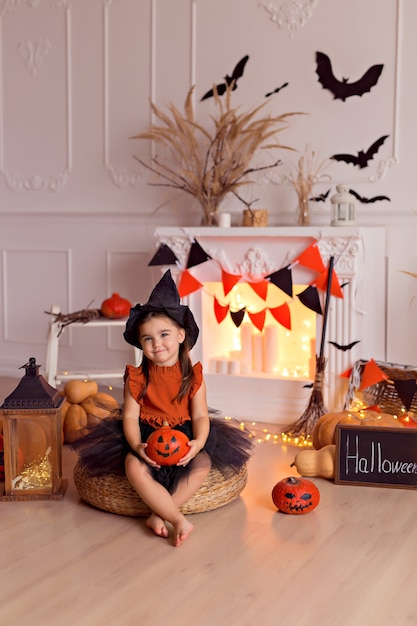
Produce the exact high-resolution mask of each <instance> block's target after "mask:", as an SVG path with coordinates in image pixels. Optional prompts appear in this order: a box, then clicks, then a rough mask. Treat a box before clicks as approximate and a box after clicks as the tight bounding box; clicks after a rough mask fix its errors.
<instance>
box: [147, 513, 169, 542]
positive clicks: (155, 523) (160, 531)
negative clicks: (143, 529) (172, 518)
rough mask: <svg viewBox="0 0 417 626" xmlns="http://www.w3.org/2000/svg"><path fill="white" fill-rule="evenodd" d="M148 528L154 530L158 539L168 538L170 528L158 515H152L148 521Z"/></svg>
mask: <svg viewBox="0 0 417 626" xmlns="http://www.w3.org/2000/svg"><path fill="white" fill-rule="evenodd" d="M146 526H147V527H148V528H150V529H151V530H153V532H154V533H155V535H158V537H168V528H167V527H166V525H165V522H164V520H163V519H162V518H161V517H159V515H156V513H152V514H151V515H150V516H149V517H148V519H147V520H146Z"/></svg>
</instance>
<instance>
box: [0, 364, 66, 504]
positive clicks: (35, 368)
mask: <svg viewBox="0 0 417 626" xmlns="http://www.w3.org/2000/svg"><path fill="white" fill-rule="evenodd" d="M22 368H24V369H25V371H26V374H25V376H23V378H22V380H21V381H20V383H19V384H18V386H17V387H16V389H15V390H14V391H13V392H12V393H11V394H10V395H9V396H8V397H7V398H6V399H5V400H4V402H3V405H2V407H1V411H2V415H1V417H2V420H3V440H4V493H3V494H2V495H1V496H0V500H6V501H7V500H61V499H62V498H63V496H64V493H65V490H66V486H67V481H66V480H63V479H62V443H61V408H60V407H61V404H62V403H63V401H64V398H63V396H61V395H60V394H59V392H58V391H57V390H56V389H55V388H54V387H51V385H49V384H48V383H47V382H46V380H45V379H44V378H43V376H41V375H40V374H39V368H40V366H39V365H37V364H36V359H35V358H34V357H31V358H30V359H29V362H28V363H27V364H26V365H23V366H22Z"/></svg>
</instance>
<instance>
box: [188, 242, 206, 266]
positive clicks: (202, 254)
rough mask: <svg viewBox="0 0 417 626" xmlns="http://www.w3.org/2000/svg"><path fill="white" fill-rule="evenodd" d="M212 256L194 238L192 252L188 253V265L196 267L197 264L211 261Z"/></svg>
mask: <svg viewBox="0 0 417 626" xmlns="http://www.w3.org/2000/svg"><path fill="white" fill-rule="evenodd" d="M210 259H211V256H210V255H209V254H207V252H206V251H205V250H203V248H202V247H201V246H200V244H199V243H198V241H196V240H195V239H194V241H193V243H192V244H191V248H190V252H189V253H188V260H187V267H188V268H189V267H194V266H195V265H201V263H204V262H205V261H210Z"/></svg>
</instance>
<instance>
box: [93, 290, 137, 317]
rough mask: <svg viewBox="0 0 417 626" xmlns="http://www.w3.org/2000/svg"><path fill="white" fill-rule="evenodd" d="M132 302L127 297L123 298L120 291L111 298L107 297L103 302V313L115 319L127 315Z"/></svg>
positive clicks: (101, 308)
mask: <svg viewBox="0 0 417 626" xmlns="http://www.w3.org/2000/svg"><path fill="white" fill-rule="evenodd" d="M131 308H132V304H131V303H130V302H129V300H126V298H122V297H121V296H120V295H119V294H118V293H113V294H112V296H111V297H110V298H106V300H103V302H102V303H101V307H100V310H101V313H102V315H104V317H109V318H113V319H117V318H121V317H127V316H128V315H129V313H130V309H131Z"/></svg>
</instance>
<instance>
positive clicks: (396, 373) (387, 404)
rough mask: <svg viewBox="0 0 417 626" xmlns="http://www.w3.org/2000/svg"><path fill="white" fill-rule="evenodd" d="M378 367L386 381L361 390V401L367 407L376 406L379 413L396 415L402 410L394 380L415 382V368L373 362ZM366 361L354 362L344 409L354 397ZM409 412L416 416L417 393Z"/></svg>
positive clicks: (416, 371) (416, 370) (416, 368)
mask: <svg viewBox="0 0 417 626" xmlns="http://www.w3.org/2000/svg"><path fill="white" fill-rule="evenodd" d="M375 362H376V364H377V365H378V367H379V368H380V369H381V370H382V371H383V372H384V374H386V376H388V380H382V381H381V382H379V383H377V384H376V385H371V386H370V387H367V388H366V389H364V390H363V392H362V395H363V400H364V402H366V403H367V404H368V405H373V404H377V405H378V406H379V407H380V409H381V411H383V412H384V413H390V414H391V415H397V414H398V413H399V411H401V409H402V408H403V403H402V400H401V398H400V397H399V396H398V393H397V390H396V389H395V385H394V381H395V380H413V379H414V380H416V379H417V367H416V366H414V365H398V364H397V363H383V362H381V361H375ZM367 363H368V361H365V360H359V361H356V363H355V364H354V366H353V368H352V373H351V375H350V378H349V386H348V391H347V394H346V399H345V409H349V407H350V405H351V403H352V400H353V398H354V396H355V391H356V390H357V389H359V386H360V381H361V378H362V373H363V370H364V368H365V365H366V364H367ZM409 411H410V412H412V413H416V414H417V393H416V394H414V398H413V400H412V403H411V406H410V409H409Z"/></svg>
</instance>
